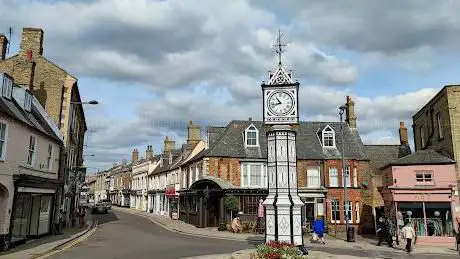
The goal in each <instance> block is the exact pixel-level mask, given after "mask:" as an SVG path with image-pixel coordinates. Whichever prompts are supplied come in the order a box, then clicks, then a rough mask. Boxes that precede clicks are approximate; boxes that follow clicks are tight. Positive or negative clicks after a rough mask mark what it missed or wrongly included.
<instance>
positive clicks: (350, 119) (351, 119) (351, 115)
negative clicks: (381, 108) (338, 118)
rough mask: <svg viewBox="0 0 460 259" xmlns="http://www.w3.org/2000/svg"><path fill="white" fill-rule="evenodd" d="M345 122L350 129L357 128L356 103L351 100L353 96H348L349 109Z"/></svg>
mask: <svg viewBox="0 0 460 259" xmlns="http://www.w3.org/2000/svg"><path fill="white" fill-rule="evenodd" d="M345 121H346V122H347V123H348V127H350V128H352V129H355V128H356V116H355V102H353V100H351V96H347V109H346V119H345Z"/></svg>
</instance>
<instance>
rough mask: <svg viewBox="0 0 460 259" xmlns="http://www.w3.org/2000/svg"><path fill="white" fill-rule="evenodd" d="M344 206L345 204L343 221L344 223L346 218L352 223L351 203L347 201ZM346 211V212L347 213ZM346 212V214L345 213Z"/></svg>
mask: <svg viewBox="0 0 460 259" xmlns="http://www.w3.org/2000/svg"><path fill="white" fill-rule="evenodd" d="M347 203H348V204H346V203H345V202H344V203H343V205H344V206H343V216H344V217H343V219H344V221H345V222H346V220H347V218H348V222H350V223H352V222H353V202H351V201H349V202H347ZM347 210H348V211H347ZM347 212H348V213H347Z"/></svg>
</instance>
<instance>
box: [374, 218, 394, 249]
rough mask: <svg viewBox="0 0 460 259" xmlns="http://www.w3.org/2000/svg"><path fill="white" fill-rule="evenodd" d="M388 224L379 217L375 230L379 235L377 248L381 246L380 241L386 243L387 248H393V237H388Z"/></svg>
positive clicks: (384, 219)
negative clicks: (377, 226)
mask: <svg viewBox="0 0 460 259" xmlns="http://www.w3.org/2000/svg"><path fill="white" fill-rule="evenodd" d="M389 227H390V226H389V222H388V220H387V219H386V218H383V217H380V218H379V228H378V229H377V233H378V235H379V242H378V243H377V246H380V245H381V244H382V241H384V240H385V241H386V242H387V243H388V246H389V247H393V237H392V236H390V229H389Z"/></svg>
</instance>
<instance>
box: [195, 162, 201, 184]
mask: <svg viewBox="0 0 460 259" xmlns="http://www.w3.org/2000/svg"><path fill="white" fill-rule="evenodd" d="M199 173H200V171H199V170H198V166H195V181H198V175H199Z"/></svg>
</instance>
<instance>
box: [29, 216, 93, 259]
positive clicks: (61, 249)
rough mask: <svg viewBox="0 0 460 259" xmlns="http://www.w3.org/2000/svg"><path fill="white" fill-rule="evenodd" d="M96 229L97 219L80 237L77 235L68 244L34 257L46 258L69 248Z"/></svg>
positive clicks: (37, 258)
mask: <svg viewBox="0 0 460 259" xmlns="http://www.w3.org/2000/svg"><path fill="white" fill-rule="evenodd" d="M96 230H97V221H96V222H95V225H94V227H93V228H92V229H90V230H89V231H88V232H86V233H85V234H83V235H81V236H80V237H77V238H75V239H74V240H72V241H70V242H69V243H68V244H65V245H64V246H63V247H61V248H58V249H56V250H52V251H51V252H49V253H46V254H44V255H41V256H39V257H35V258H34V259H45V258H48V257H50V256H52V255H55V254H57V253H60V252H62V251H64V250H66V249H69V248H71V247H72V246H74V245H76V244H78V243H80V242H82V241H84V240H85V239H87V238H88V237H90V236H91V235H92V234H94V232H96Z"/></svg>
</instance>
